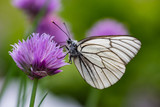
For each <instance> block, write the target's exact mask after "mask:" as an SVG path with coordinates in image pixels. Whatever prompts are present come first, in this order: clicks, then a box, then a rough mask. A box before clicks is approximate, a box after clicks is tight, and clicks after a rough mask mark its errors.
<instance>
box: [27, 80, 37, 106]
mask: <svg viewBox="0 0 160 107" xmlns="http://www.w3.org/2000/svg"><path fill="white" fill-rule="evenodd" d="M37 86H38V79H37V78H34V82H33V88H32V95H31V100H30V106H29V107H34V102H35V97H36V91H37Z"/></svg>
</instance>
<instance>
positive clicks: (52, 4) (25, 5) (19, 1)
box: [12, 0, 60, 16]
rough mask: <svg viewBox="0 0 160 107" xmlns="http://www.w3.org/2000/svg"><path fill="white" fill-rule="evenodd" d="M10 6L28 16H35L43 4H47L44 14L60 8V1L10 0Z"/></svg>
mask: <svg viewBox="0 0 160 107" xmlns="http://www.w3.org/2000/svg"><path fill="white" fill-rule="evenodd" d="M47 2H48V3H47ZM12 4H13V5H14V6H15V7H17V8H19V9H22V10H24V11H25V12H27V13H28V14H30V15H32V16H36V15H37V14H38V13H39V11H40V10H41V9H42V8H43V7H44V5H45V4H48V6H47V8H46V13H49V12H52V11H54V10H58V9H59V7H60V0H12Z"/></svg>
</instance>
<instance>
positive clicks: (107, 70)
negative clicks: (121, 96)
mask: <svg viewBox="0 0 160 107" xmlns="http://www.w3.org/2000/svg"><path fill="white" fill-rule="evenodd" d="M53 23H54V24H55V25H56V26H57V27H59V26H58V25H57V24H56V23H55V22H53ZM59 28H60V27H59ZM60 29H61V28H60ZM61 30H62V29H61ZM62 31H63V30H62ZM67 31H68V30H67ZM63 32H64V31H63ZM64 33H65V34H66V35H67V36H68V37H69V35H68V34H67V33H66V32H64ZM65 47H66V49H67V50H68V53H69V61H70V62H72V59H73V61H74V63H75V65H76V67H77V69H78V71H79V72H80V74H81V76H82V77H83V79H84V80H85V81H86V82H87V83H88V84H90V85H91V86H92V87H94V88H97V89H104V88H107V87H109V86H111V85H113V84H115V83H116V82H117V81H118V80H119V79H120V78H121V77H122V76H123V74H124V72H125V68H126V67H125V65H126V64H128V62H129V61H130V60H131V59H132V58H133V57H134V56H135V55H136V54H137V52H138V50H139V49H140V47H141V42H140V41H139V40H138V39H136V38H134V37H131V36H129V35H110V36H108V35H107V36H94V37H88V38H85V39H83V40H81V41H79V42H77V41H75V40H72V39H70V38H69V39H68V40H67V45H65Z"/></svg>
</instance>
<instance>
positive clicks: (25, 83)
mask: <svg viewBox="0 0 160 107" xmlns="http://www.w3.org/2000/svg"><path fill="white" fill-rule="evenodd" d="M26 85H27V78H26V75H24V80H23V96H22V106H21V107H24V105H25V99H26Z"/></svg>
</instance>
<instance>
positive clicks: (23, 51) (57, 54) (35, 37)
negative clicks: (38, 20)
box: [9, 33, 66, 79]
mask: <svg viewBox="0 0 160 107" xmlns="http://www.w3.org/2000/svg"><path fill="white" fill-rule="evenodd" d="M52 39H53V36H50V35H47V34H45V33H44V34H42V35H39V34H38V33H33V34H32V36H30V38H29V37H28V38H27V40H26V41H25V40H23V41H22V42H21V41H19V42H18V43H17V44H16V43H15V44H14V45H13V50H12V52H9V54H10V55H11V57H12V58H13V60H14V61H15V62H16V64H17V66H18V67H19V68H20V69H21V70H22V71H24V72H25V73H26V74H27V75H28V76H29V77H30V78H31V79H34V78H38V79H40V78H42V77H45V76H47V75H54V74H56V73H59V72H61V70H58V69H59V68H60V67H62V66H64V65H66V63H65V62H64V60H63V56H64V53H63V50H62V48H60V47H59V46H57V44H56V43H55V42H54V41H53V40H52Z"/></svg>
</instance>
